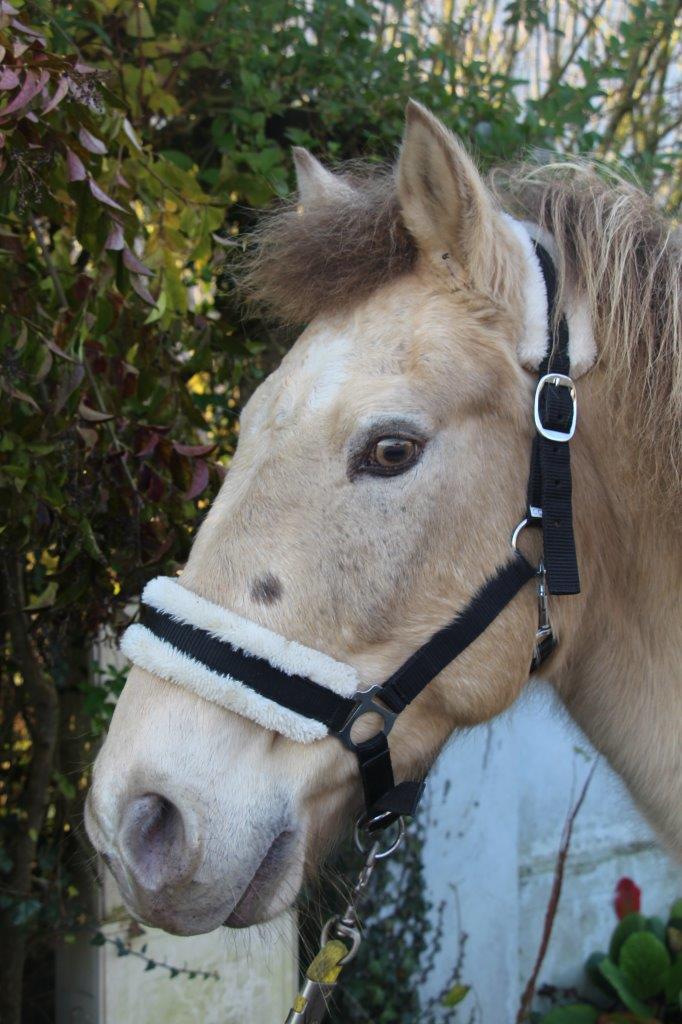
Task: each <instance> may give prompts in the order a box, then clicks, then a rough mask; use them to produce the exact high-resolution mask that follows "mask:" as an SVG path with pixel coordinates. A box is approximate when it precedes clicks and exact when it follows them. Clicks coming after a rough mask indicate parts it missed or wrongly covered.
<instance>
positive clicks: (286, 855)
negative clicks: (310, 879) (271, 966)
mask: <svg viewBox="0 0 682 1024" xmlns="http://www.w3.org/2000/svg"><path fill="white" fill-rule="evenodd" d="M296 846H297V836H296V833H295V832H292V831H289V830H287V829H284V830H283V831H282V832H280V834H279V835H278V836H276V838H275V839H273V841H272V843H271V844H270V847H269V849H268V851H267V853H266V854H265V856H264V857H263V859H262V861H261V862H260V864H259V866H258V868H257V869H256V871H255V873H254V875H253V878H252V879H251V881H250V882H249V884H248V885H247V887H246V889H245V890H244V892H243V894H242V896H240V898H239V900H238V901H237V903H236V905H235V907H234V909H233V910H232V911H231V912H230V914H229V916H228V917H227V918H226V919H225V921H224V922H223V923H224V924H225V926H226V927H227V928H248V927H250V926H251V925H254V924H263V923H264V922H266V921H271V920H272V919H273V917H277V915H278V914H280V913H282V912H283V911H284V910H287V909H288V908H289V907H290V906H291V905H292V904H293V902H294V901H295V899H296V896H297V895H298V891H299V889H300V886H301V882H302V879H303V867H302V864H300V863H299V860H298V858H297V857H296V856H295V854H296ZM292 854H293V856H292Z"/></svg>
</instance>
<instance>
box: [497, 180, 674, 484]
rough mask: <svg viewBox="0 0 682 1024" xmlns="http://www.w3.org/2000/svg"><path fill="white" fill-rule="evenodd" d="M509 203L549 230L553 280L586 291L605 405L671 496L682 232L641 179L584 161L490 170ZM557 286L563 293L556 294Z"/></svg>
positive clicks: (651, 477)
mask: <svg viewBox="0 0 682 1024" xmlns="http://www.w3.org/2000/svg"><path fill="white" fill-rule="evenodd" d="M490 184H491V186H492V189H493V192H494V194H495V195H496V196H497V199H498V201H499V202H500V204H501V205H502V206H504V208H505V209H506V210H508V211H509V212H510V213H511V214H513V215H514V216H517V217H519V218H521V219H523V220H528V221H532V222H533V223H534V224H539V225H540V226H541V227H543V228H545V229H546V230H547V231H550V232H551V233H552V234H553V236H554V238H555V240H556V243H557V249H558V254H559V280H560V287H561V289H562V290H563V289H564V288H565V287H566V284H567V283H568V282H569V281H572V282H574V283H575V285H576V286H577V287H578V288H579V289H580V290H581V291H584V292H585V294H586V296H587V301H588V304H589V309H590V313H591V316H592V323H593V328H594V335H595V338H596V339H597V346H598V349H599V357H598V367H599V368H600V370H601V372H602V374H603V381H604V385H605V389H606V395H605V399H606V400H607V401H608V402H609V409H610V415H611V416H612V417H613V419H614V420H617V421H620V422H621V423H622V426H623V429H624V430H625V431H626V433H627V434H628V435H629V436H630V437H633V439H634V440H635V442H636V445H637V447H638V449H639V452H640V454H641V463H640V465H641V469H642V471H643V472H644V473H645V475H646V477H647V478H648V482H649V483H650V485H651V486H652V487H653V486H654V485H656V489H657V490H659V491H660V492H661V493H662V494H666V495H668V496H670V497H674V496H675V495H676V494H677V493H679V487H680V482H681V479H682V459H681V458H680V456H681V454H682V429H681V428H682V232H681V231H680V229H679V228H678V227H676V226H675V225H674V224H673V222H672V221H671V220H670V219H669V218H668V217H666V216H665V215H664V214H663V213H662V212H661V211H660V209H659V208H658V207H657V205H656V203H655V201H654V200H653V199H652V198H651V197H650V196H648V195H647V194H646V193H645V192H644V191H643V190H642V189H641V188H639V187H637V186H636V185H635V184H633V183H632V182H629V181H626V180H624V179H623V178H622V177H620V176H618V175H616V174H614V173H613V172H612V171H607V170H606V169H604V168H600V169H599V171H598V170H597V168H595V167H594V165H590V164H587V163H581V162H578V163H576V162H561V163H555V164H545V165H544V166H537V165H529V164H526V165H522V166H520V167H516V168H510V169H506V170H505V169H502V170H498V171H494V172H493V173H492V174H491V176H490ZM560 298H561V296H559V300H560Z"/></svg>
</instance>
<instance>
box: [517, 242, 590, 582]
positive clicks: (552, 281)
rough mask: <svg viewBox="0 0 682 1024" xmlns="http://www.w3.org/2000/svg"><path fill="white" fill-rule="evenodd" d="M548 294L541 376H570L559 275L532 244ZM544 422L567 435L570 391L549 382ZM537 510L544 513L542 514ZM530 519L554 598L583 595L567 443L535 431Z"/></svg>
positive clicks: (542, 408) (545, 254) (544, 399)
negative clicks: (559, 307)
mask: <svg viewBox="0 0 682 1024" xmlns="http://www.w3.org/2000/svg"><path fill="white" fill-rule="evenodd" d="M534 245H535V251H536V253H537V257H538V260H539V262H540V268H541V270H542V276H543V278H544V281H545V288H546V291H547V312H548V336H549V339H550V345H549V351H548V353H547V355H546V357H545V358H544V359H543V361H542V363H541V364H540V368H539V376H540V377H543V376H544V375H545V374H546V373H561V374H564V375H565V376H570V370H571V362H570V356H569V347H568V343H569V334H568V324H567V322H566V317H565V316H564V315H563V314H562V315H561V316H560V317H558V318H557V317H556V294H557V274H556V268H555V266H554V263H553V261H552V259H551V257H550V256H549V253H548V252H547V250H546V249H544V248H543V246H541V245H540V244H539V242H534ZM539 413H540V420H541V422H542V424H543V426H544V427H545V428H546V429H548V430H555V431H561V432H562V433H565V432H566V431H567V430H568V428H569V427H570V424H571V419H572V416H573V401H572V399H571V395H570V393H569V390H568V388H565V387H559V386H556V385H553V384H545V386H544V387H543V389H542V393H541V395H540V401H539ZM538 512H539V513H540V515H538ZM527 515H528V521H529V524H532V523H535V524H538V519H540V520H541V525H542V541H543V550H544V563H545V571H546V573H547V589H548V590H549V592H550V594H579V593H580V576H579V573H578V559H577V555H576V550H575V537H574V534H573V510H572V480H571V455H570V450H569V445H568V441H555V440H551V439H549V438H546V437H544V436H543V435H542V434H540V433H539V432H536V434H535V437H534V439H533V450H532V454H531V466H530V477H529V482H528V513H527Z"/></svg>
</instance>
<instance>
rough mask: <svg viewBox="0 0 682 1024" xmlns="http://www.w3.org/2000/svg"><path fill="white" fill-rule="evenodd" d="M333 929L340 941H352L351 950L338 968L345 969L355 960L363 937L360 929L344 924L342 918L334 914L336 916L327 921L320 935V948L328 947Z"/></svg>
mask: <svg viewBox="0 0 682 1024" xmlns="http://www.w3.org/2000/svg"><path fill="white" fill-rule="evenodd" d="M332 928H333V929H334V932H335V934H336V935H337V936H338V937H339V938H340V939H350V942H351V946H350V949H349V950H348V952H347V953H346V955H345V956H344V957H342V958H341V960H339V962H338V964H337V966H338V967H345V966H346V964H349V963H350V962H351V960H353V959H354V958H355V955H356V953H357V951H358V950H359V948H360V943H361V942H362V935H361V933H360V929H359V928H357V927H356V926H355V925H353V926H351V925H347V924H344V923H343V921H342V920H341V918H340V916H339V915H338V914H334V916H333V917H330V918H329V920H328V921H325V924H324V927H323V929H322V931H321V933H320V946H326V944H327V943H328V942H329V937H330V935H331V931H332Z"/></svg>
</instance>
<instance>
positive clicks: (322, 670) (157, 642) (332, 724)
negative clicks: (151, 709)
mask: <svg viewBox="0 0 682 1024" xmlns="http://www.w3.org/2000/svg"><path fill="white" fill-rule="evenodd" d="M121 650H122V651H123V653H124V654H125V655H126V656H127V657H128V658H130V660H131V661H132V662H133V663H134V664H136V665H139V666H140V667H141V668H145V669H147V671H148V672H153V673H155V674H156V675H159V676H161V677H162V678H163V679H169V680H171V681H172V682H174V683H177V684H178V685H179V686H184V687H186V689H188V690H191V691H192V693H195V694H196V695H197V696H198V697H204V698H205V699H206V700H211V701H213V702H214V703H216V704H221V705H222V706H223V707H225V708H229V710H230V711H236V712H237V713H238V714H241V715H245V716H246V717H247V718H251V719H252V720H253V721H254V722H257V723H258V725H262V726H263V727H264V728H265V729H273V730H274V731H275V732H279V733H282V735H284V736H288V737H289V738H290V739H293V740H297V741H298V742H301V743H310V742H311V741H313V740H317V739H321V738H322V737H324V736H326V735H327V734H328V733H329V730H330V729H332V730H333V729H336V728H341V726H342V725H343V723H344V722H345V720H346V718H348V715H349V714H350V713H351V711H352V709H353V702H352V700H350V699H349V698H352V697H353V696H354V695H355V694H356V693H357V691H358V690H359V689H360V688H361V683H360V677H359V676H358V674H357V672H356V670H355V669H354V668H352V667H351V666H350V665H346V664H343V663H341V662H339V661H335V660H334V659H333V658H330V657H329V656H328V655H326V654H323V653H322V652H321V651H316V650H313V649H312V648H310V647H305V646H304V645H303V644H298V643H296V642H295V641H293V640H287V639H286V638H285V637H283V636H280V635H279V634H278V633H273V632H272V630H269V629H266V628H265V627H264V626H260V625H258V624H257V623H255V622H251V621H250V620H249V619H244V618H242V616H240V615H236V614H235V613H234V612H231V611H228V609H227V608H222V607H220V605H217V604H213V602H211V601H207V600H205V599H204V598H202V597H199V596H198V595H197V594H194V593H192V591H191V590H187V588H186V587H183V586H182V585H181V584H180V583H179V582H178V581H177V580H175V579H172V578H170V577H165V576H158V577H157V578H156V579H154V580H152V581H151V582H150V583H148V584H147V586H146V587H145V589H144V592H143V594H142V612H141V616H140V622H139V623H134V624H133V625H132V626H129V627H128V629H127V630H126V632H125V634H124V636H123V640H122V642H121ZM335 698H336V699H335Z"/></svg>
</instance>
